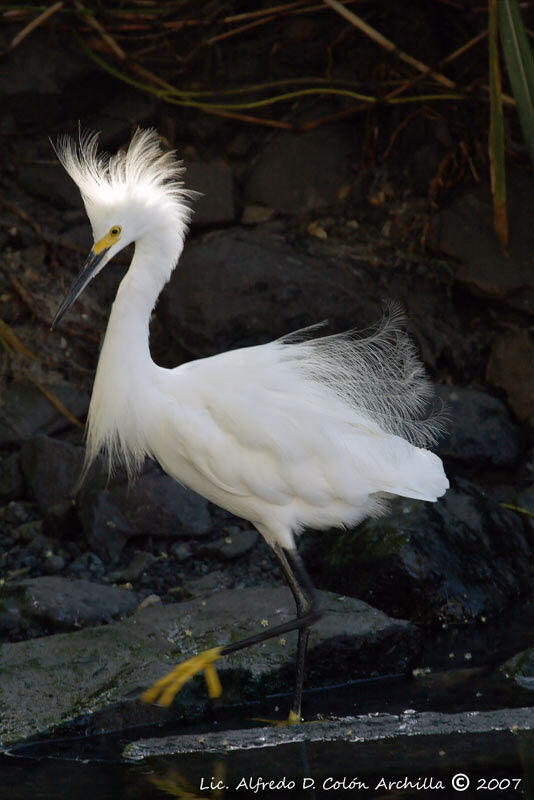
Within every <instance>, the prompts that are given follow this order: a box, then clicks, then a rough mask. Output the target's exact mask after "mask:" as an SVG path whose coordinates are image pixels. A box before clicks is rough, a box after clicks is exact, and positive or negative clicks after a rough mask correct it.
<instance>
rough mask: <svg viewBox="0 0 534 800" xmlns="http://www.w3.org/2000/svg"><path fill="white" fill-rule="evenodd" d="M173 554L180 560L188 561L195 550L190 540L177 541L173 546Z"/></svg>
mask: <svg viewBox="0 0 534 800" xmlns="http://www.w3.org/2000/svg"><path fill="white" fill-rule="evenodd" d="M171 555H172V556H173V558H175V559H176V561H178V562H182V561H187V560H188V559H189V558H191V556H192V555H193V550H192V548H191V545H190V544H189V543H188V542H176V544H173V545H172V547H171Z"/></svg>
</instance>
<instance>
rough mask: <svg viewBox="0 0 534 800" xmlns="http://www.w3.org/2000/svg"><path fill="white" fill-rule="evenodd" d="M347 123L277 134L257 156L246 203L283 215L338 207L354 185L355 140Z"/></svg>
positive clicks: (248, 183) (248, 186)
mask: <svg viewBox="0 0 534 800" xmlns="http://www.w3.org/2000/svg"><path fill="white" fill-rule="evenodd" d="M353 131H354V129H353V128H352V134H349V131H348V129H347V128H346V127H344V126H342V125H330V126H323V127H321V128H317V129H315V130H312V131H308V132H306V133H291V132H285V131H284V132H283V133H277V134H275V135H274V136H273V137H272V138H271V139H270V141H269V142H268V144H267V145H266V147H264V149H263V151H262V152H261V153H260V155H259V157H258V158H257V159H256V161H255V163H254V165H253V167H252V170H251V173H250V176H249V179H248V182H247V185H246V188H245V193H246V197H247V201H248V202H250V203H258V204H260V205H263V206H267V207H269V208H274V209H275V210H276V211H281V212H282V213H284V214H302V213H306V212H307V211H315V210H317V209H322V208H326V207H328V206H332V205H336V204H339V203H340V202H341V200H342V199H343V198H344V197H346V195H347V193H348V191H350V188H351V185H352V180H353V178H352V176H351V166H352V155H353V153H354V151H355V146H356V145H355V142H354V139H353Z"/></svg>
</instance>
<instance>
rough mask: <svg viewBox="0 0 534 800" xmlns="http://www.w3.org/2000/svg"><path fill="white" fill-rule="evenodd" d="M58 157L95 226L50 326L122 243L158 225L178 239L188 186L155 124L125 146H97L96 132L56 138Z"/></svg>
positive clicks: (183, 223)
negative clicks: (113, 149)
mask: <svg viewBox="0 0 534 800" xmlns="http://www.w3.org/2000/svg"><path fill="white" fill-rule="evenodd" d="M55 150H56V153H57V155H58V158H59V160H60V161H61V163H62V164H63V166H64V167H65V169H66V171H67V172H68V174H69V175H70V177H71V178H72V179H73V181H74V182H75V183H76V185H77V186H78V188H79V190H80V192H81V195H82V199H83V202H84V205H85V210H86V212H87V216H88V217H89V221H90V223H91V227H92V229H93V237H94V244H93V246H92V248H91V251H90V253H89V255H88V257H87V260H86V261H85V263H84V265H83V267H82V269H81V271H80V273H79V275H78V277H77V278H76V280H75V281H74V283H73V284H72V286H71V288H70V290H69V291H68V293H67V295H66V297H65V299H64V300H63V302H62V303H61V305H60V307H59V309H58V312H57V314H56V316H55V318H54V321H53V322H52V329H53V328H54V327H55V326H56V325H57V324H58V323H59V321H60V319H61V318H62V317H63V315H64V314H65V312H66V311H67V310H68V309H69V308H70V306H71V305H72V304H73V303H74V301H75V300H76V298H77V297H78V296H79V295H80V294H81V293H82V292H83V290H84V289H85V287H86V286H87V284H88V283H89V282H90V281H91V280H92V278H94V277H95V275H98V273H99V272H100V270H101V269H102V268H103V267H104V266H105V265H106V264H107V263H108V261H110V260H111V259H112V258H113V257H114V256H115V255H117V253H119V252H120V251H121V250H122V249H123V248H124V247H126V246H127V245H129V244H131V242H134V241H139V240H141V239H142V238H143V237H145V236H146V235H147V234H148V233H149V232H157V231H158V229H165V230H166V231H169V230H170V231H173V232H175V233H176V238H177V240H178V241H179V243H180V245H181V244H183V239H184V236H185V232H186V229H187V222H188V220H189V217H190V209H189V205H188V199H189V197H190V195H191V193H190V192H188V191H187V190H185V189H184V188H183V184H182V182H181V180H180V178H181V175H182V172H183V168H182V165H181V162H180V161H178V160H177V159H176V156H175V154H174V152H164V151H163V150H162V149H161V146H160V141H159V137H158V134H157V133H156V131H154V130H140V129H138V130H137V131H136V133H135V134H134V136H133V138H132V140H131V142H130V145H129V146H128V149H127V150H125V151H119V152H118V153H117V154H116V155H114V156H108V155H107V154H103V153H99V152H98V134H85V135H80V138H79V141H75V140H73V139H71V138H70V137H64V138H62V139H60V140H59V141H58V142H57V144H56V146H55Z"/></svg>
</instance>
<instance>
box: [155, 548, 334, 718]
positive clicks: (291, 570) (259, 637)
mask: <svg viewBox="0 0 534 800" xmlns="http://www.w3.org/2000/svg"><path fill="white" fill-rule="evenodd" d="M275 552H277V551H275ZM277 555H278V558H279V559H280V561H281V563H282V567H283V568H284V572H285V574H286V577H287V580H288V582H289V585H290V587H291V590H292V592H293V595H294V597H295V601H296V603H297V618H296V619H292V620H288V622H284V623H282V624H281V625H277V626H276V627H275V628H270V629H269V630H265V631H262V632H261V633H256V634H255V635H254V636H247V638H246V639H241V640H240V641H238V642H234V643H233V644H229V645H225V646H222V647H212V648H211V649H210V650H205V651H204V652H203V653H199V654H198V655H197V656H193V658H189V659H188V660H187V661H184V662H183V663H182V664H178V666H177V667H175V668H174V669H173V670H171V672H169V673H168V674H167V675H165V676H164V677H163V678H161V679H160V680H159V681H156V683H154V684H153V685H152V686H151V687H150V688H149V689H147V690H146V692H144V693H143V694H142V695H141V700H143V701H144V702H145V703H158V705H163V706H170V705H171V703H172V701H173V700H174V697H175V695H176V694H177V693H178V692H179V691H180V689H181V688H182V686H183V685H184V683H186V682H187V681H188V680H189V679H190V678H192V677H193V675H195V674H196V673H197V672H200V671H202V670H203V671H204V676H205V678H206V683H207V685H208V693H209V696H210V697H218V696H219V695H220V694H221V692H222V689H221V685H220V682H219V678H218V676H217V672H216V670H215V667H214V666H213V663H214V661H216V660H217V659H218V658H220V657H221V656H227V655H230V653H236V652H237V651H238V650H243V649H244V648H245V647H250V646H251V645H253V644H259V643H260V642H265V641H266V640H267V639H273V638H274V637H276V636H283V634H285V633H289V631H294V630H298V631H299V645H298V652H297V685H296V687H295V694H294V699H293V704H292V709H291V714H290V721H292V722H296V721H297V720H298V721H300V697H301V694H302V681H303V677H304V657H305V654H306V643H307V640H308V635H307V629H308V628H309V627H310V625H312V624H313V623H314V622H316V621H317V620H318V619H319V617H320V616H321V611H320V609H319V604H318V602H317V597H316V594H315V590H314V588H313V585H312V583H311V581H310V579H309V577H308V575H307V573H306V570H305V568H304V565H303V564H302V561H301V560H300V558H299V555H298V553H297V552H296V550H283V551H282V555H283V558H284V559H285V563H284V561H283V560H282V559H281V558H280V554H279V553H278V552H277ZM286 566H287V567H288V570H287V571H286ZM295 573H297V575H298V580H297V578H296V577H295ZM290 575H291V578H290V577H289V576H290ZM297 597H298V600H297ZM300 631H303V636H302V637H301V636H300Z"/></svg>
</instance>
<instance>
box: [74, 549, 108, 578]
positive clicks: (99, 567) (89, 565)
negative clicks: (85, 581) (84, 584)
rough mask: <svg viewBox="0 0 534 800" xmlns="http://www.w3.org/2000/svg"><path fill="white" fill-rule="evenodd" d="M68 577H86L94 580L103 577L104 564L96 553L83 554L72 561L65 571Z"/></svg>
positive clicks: (104, 571)
mask: <svg viewBox="0 0 534 800" xmlns="http://www.w3.org/2000/svg"><path fill="white" fill-rule="evenodd" d="M66 572H67V574H68V575H70V576H76V577H78V576H79V577H84V576H85V577H87V576H91V577H93V578H95V579H96V580H99V579H101V578H103V577H104V575H105V573H106V568H105V566H104V562H103V561H102V559H101V558H99V557H98V556H97V555H96V553H91V552H85V553H82V554H81V555H79V556H78V557H77V558H75V559H74V561H72V563H71V564H69V566H68V567H67V569H66Z"/></svg>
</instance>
